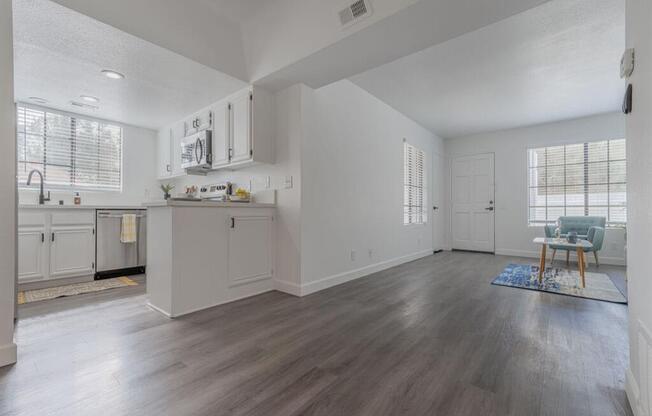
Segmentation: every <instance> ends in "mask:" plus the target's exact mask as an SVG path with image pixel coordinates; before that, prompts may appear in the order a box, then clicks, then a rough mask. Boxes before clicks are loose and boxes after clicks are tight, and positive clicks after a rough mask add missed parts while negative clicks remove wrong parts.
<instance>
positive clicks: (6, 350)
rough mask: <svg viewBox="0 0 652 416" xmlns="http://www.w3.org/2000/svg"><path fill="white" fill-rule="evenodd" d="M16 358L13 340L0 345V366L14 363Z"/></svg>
mask: <svg viewBox="0 0 652 416" xmlns="http://www.w3.org/2000/svg"><path fill="white" fill-rule="evenodd" d="M16 359H17V348H16V344H14V343H13V342H12V343H11V344H5V345H2V346H0V367H4V366H5V365H10V364H14V363H15V362H16Z"/></svg>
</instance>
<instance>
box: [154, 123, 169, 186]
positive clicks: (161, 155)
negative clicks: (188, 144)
mask: <svg viewBox="0 0 652 416" xmlns="http://www.w3.org/2000/svg"><path fill="white" fill-rule="evenodd" d="M156 147H157V150H158V158H157V167H158V170H157V173H156V176H157V177H158V178H159V179H164V178H169V177H170V175H172V160H170V157H171V156H172V133H171V129H170V128H169V127H166V128H162V129H161V130H159V132H158V141H157V145H156Z"/></svg>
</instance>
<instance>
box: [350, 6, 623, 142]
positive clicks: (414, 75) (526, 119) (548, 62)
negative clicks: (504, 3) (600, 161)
mask: <svg viewBox="0 0 652 416" xmlns="http://www.w3.org/2000/svg"><path fill="white" fill-rule="evenodd" d="M624 47H625V4H624V1H623V0H572V1H571V0H554V1H551V2H548V3H545V4H543V5H541V6H539V7H536V8H534V9H531V10H529V11H526V12H523V13H520V14H518V15H515V16H512V17H510V18H507V19H505V20H502V21H500V22H497V23H495V24H492V25H490V26H487V27H484V28H482V29H479V30H477V31H474V32H471V33H468V34H465V35H462V36H460V37H457V38H455V39H452V40H450V41H448V42H445V43H442V44H439V45H436V46H433V47H430V48H428V49H425V50H423V51H420V52H417V53H415V54H412V55H409V56H407V57H404V58H401V59H398V60H396V61H394V62H391V63H388V64H385V65H382V66H379V67H377V68H375V69H372V70H369V71H366V72H364V73H362V74H359V75H356V76H354V77H352V79H351V80H352V81H353V82H355V83H356V84H357V85H359V86H360V87H362V88H364V89H366V90H367V91H369V92H370V93H371V94H373V95H375V96H376V97H378V98H379V99H381V100H383V101H385V102H386V103H388V104H389V105H391V106H393V107H394V108H396V109H397V110H399V111H401V112H402V113H404V114H406V115H407V116H408V117H411V118H412V119H414V120H415V121H417V122H419V123H420V124H422V125H423V126H425V127H427V128H429V129H431V130H432V131H433V132H435V133H438V134H439V135H441V136H443V137H446V138H451V137H458V136H463V135H467V134H473V133H479V132H484V131H493V130H500V129H506V128H513V127H518V126H524V125H531V124H537V123H544V122H550V121H556V120H562V119H569V118H575V117H581V116H586V115H590V114H597V113H603V112H609V111H617V110H619V108H620V100H621V97H622V93H623V92H624V87H623V82H622V80H620V78H619V62H620V55H621V54H622V51H623V49H624Z"/></svg>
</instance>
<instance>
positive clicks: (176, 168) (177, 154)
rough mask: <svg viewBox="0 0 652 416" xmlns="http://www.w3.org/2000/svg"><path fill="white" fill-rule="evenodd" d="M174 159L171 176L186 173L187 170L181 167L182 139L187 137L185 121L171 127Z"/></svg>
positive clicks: (171, 158)
mask: <svg viewBox="0 0 652 416" xmlns="http://www.w3.org/2000/svg"><path fill="white" fill-rule="evenodd" d="M171 135H172V138H171V142H172V155H171V157H170V160H171V161H172V163H171V165H172V172H171V176H181V175H185V173H186V171H185V170H184V169H183V168H182V167H181V140H183V138H184V137H185V133H184V125H183V122H179V123H176V124H175V125H173V126H172V129H171Z"/></svg>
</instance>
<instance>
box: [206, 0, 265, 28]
mask: <svg viewBox="0 0 652 416" xmlns="http://www.w3.org/2000/svg"><path fill="white" fill-rule="evenodd" d="M201 1H203V2H204V3H205V4H207V5H208V6H209V7H211V8H212V9H213V12H214V13H215V14H217V15H220V16H224V17H227V18H229V19H231V20H232V21H234V22H235V23H238V24H242V22H244V21H246V20H248V19H250V18H251V17H253V16H255V15H256V13H257V11H258V10H260V8H261V7H263V6H264V5H265V4H266V3H271V2H273V1H276V0H201Z"/></svg>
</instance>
